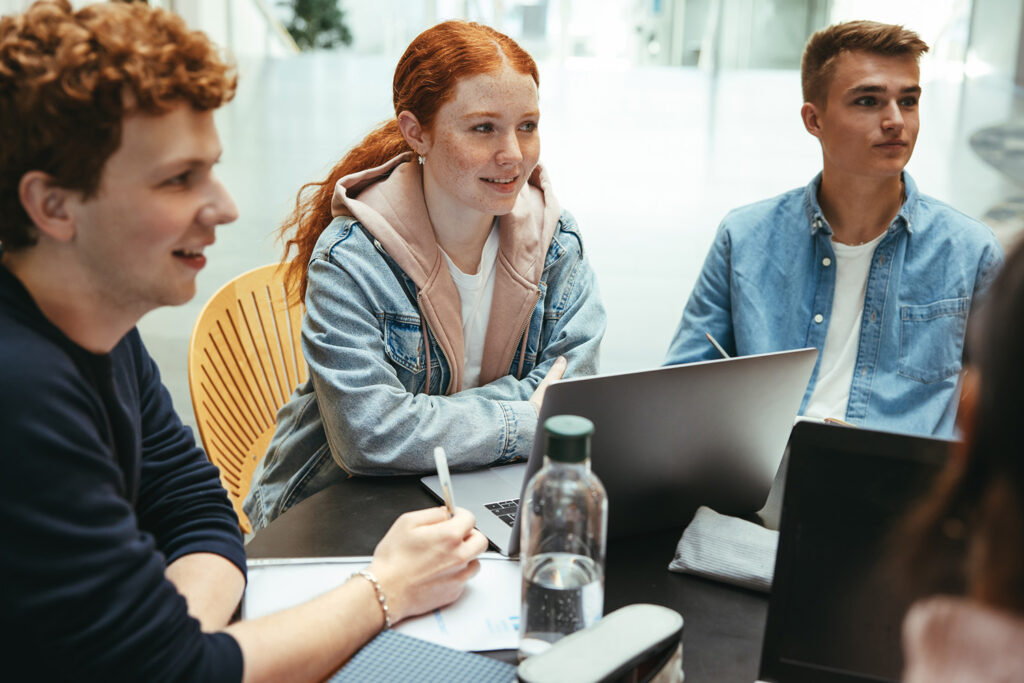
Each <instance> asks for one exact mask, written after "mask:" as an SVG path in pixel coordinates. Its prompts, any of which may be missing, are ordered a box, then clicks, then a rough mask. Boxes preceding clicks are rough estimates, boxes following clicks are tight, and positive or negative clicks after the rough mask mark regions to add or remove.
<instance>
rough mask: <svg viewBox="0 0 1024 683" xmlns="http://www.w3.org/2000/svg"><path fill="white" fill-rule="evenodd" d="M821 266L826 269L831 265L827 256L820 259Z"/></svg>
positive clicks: (830, 260)
mask: <svg viewBox="0 0 1024 683" xmlns="http://www.w3.org/2000/svg"><path fill="white" fill-rule="evenodd" d="M821 265H823V266H825V267H826V268H828V267H829V266H831V265H832V259H830V258H829V257H828V256H826V257H825V258H823V259H821Z"/></svg>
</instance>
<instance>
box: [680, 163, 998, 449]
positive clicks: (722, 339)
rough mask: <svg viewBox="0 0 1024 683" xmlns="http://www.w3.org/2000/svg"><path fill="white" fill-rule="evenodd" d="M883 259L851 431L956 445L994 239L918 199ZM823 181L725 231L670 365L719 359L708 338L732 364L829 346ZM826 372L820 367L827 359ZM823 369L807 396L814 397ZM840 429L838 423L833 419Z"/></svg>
mask: <svg viewBox="0 0 1024 683" xmlns="http://www.w3.org/2000/svg"><path fill="white" fill-rule="evenodd" d="M903 181H904V184H905V188H906V201H905V202H904V204H903V207H902V208H901V209H900V211H899V213H898V214H897V215H896V217H895V218H894V219H893V221H892V223H891V224H890V225H889V228H888V230H887V232H886V234H885V236H884V237H883V238H882V240H881V241H880V242H879V243H878V246H877V247H876V248H875V253H874V256H873V257H872V262H871V269H870V271H869V273H868V281H867V290H866V293H865V296H864V311H863V317H862V318H861V328H860V340H859V345H858V350H857V360H856V364H855V366H854V372H853V381H852V382H851V384H850V398H849V402H848V405H847V409H846V415H845V417H844V419H845V420H846V421H847V422H850V423H852V424H855V425H860V426H866V427H871V428H875V429H882V430H888V431H897V432H907V433H912V434H933V435H937V436H944V437H948V436H950V435H951V434H952V433H953V420H954V417H955V412H956V406H955V403H956V397H957V395H958V381H959V372H960V364H961V356H962V350H963V340H964V332H965V328H966V323H967V313H968V311H969V310H970V306H971V300H972V299H973V298H974V296H976V295H977V294H979V293H980V292H981V291H983V290H984V289H985V288H986V287H987V286H988V284H989V283H990V282H991V280H992V279H993V278H994V277H995V274H996V271H997V270H998V268H999V266H1000V265H1001V263H1002V258H1003V256H1002V249H1001V248H1000V246H999V243H998V242H997V241H996V239H995V237H994V235H993V234H992V231H991V230H990V229H989V228H988V227H987V226H985V225H984V224H982V223H979V222H978V221H976V220H974V219H972V218H970V217H968V216H966V215H964V214H962V213H960V212H959V211H956V210H955V209H953V208H952V207H950V206H948V205H946V204H944V203H942V202H940V201H938V200H936V199H933V198H931V197H928V196H925V195H922V194H920V193H919V192H918V190H917V186H916V185H915V184H914V181H913V180H912V179H911V178H910V175H909V174H907V173H904V174H903ZM820 184H821V175H820V174H819V175H818V176H817V177H816V178H815V179H814V180H812V181H811V183H810V184H809V185H807V187H806V188H803V189H797V190H793V191H791V192H787V193H786V194H783V195H780V196H778V197H775V198H773V199H767V200H764V201H761V202H757V203H755V204H751V205H749V206H745V207H741V208H739V209H736V210H734V211H732V212H730V213H729V214H728V215H727V216H726V217H725V219H724V220H723V221H722V224H721V226H720V227H719V229H718V234H717V236H716V237H715V241H714V244H713V245H712V247H711V250H710V252H709V253H708V256H707V259H706V261H705V262H704V267H703V270H702V271H701V274H700V276H699V277H698V279H697V283H696V285H695V286H694V289H693V293H692V294H691V295H690V300H689V301H688V302H687V304H686V308H685V309H684V311H683V317H682V320H681V322H680V323H679V328H678V330H677V331H676V335H675V338H674V339H673V341H672V345H671V347H670V348H669V352H668V356H667V363H670V364H671V363H688V362H692V361H697V360H706V359H710V358H717V357H718V354H717V352H716V351H715V349H714V348H713V347H712V346H711V345H710V344H709V343H708V341H707V338H706V337H705V336H704V333H705V332H709V333H711V334H712V335H713V336H714V337H715V338H716V339H717V340H718V341H719V343H721V344H722V346H723V347H724V348H725V350H726V351H727V352H729V353H730V354H735V355H750V354H757V353H768V352H772V351H782V350H786V349H796V348H802V347H808V346H813V347H815V348H817V349H818V352H819V354H820V352H821V349H822V348H823V347H824V345H825V335H826V333H827V332H828V324H829V317H830V315H831V311H832V299H833V289H834V287H835V268H834V267H833V264H834V263H835V254H834V252H833V250H832V241H831V239H832V228H831V227H830V226H829V224H828V222H827V221H826V220H825V217H824V215H823V214H822V211H821V207H820V206H819V205H818V198H817V196H818V188H819V186H820ZM819 362H820V355H819ZM817 375H818V366H817V364H816V365H815V368H814V371H813V373H812V375H811V381H810V383H809V384H808V386H807V390H806V392H805V393H804V399H803V403H802V404H801V407H800V410H801V412H803V409H804V407H805V406H806V405H807V401H808V399H809V398H810V396H811V393H812V392H813V391H814V384H815V381H816V380H817ZM836 417H840V416H836Z"/></svg>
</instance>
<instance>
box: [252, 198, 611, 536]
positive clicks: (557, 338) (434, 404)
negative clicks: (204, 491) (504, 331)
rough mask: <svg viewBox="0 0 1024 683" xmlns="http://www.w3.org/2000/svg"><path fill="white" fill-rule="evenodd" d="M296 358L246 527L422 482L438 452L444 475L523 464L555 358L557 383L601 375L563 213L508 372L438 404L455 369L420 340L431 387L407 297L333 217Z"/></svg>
mask: <svg viewBox="0 0 1024 683" xmlns="http://www.w3.org/2000/svg"><path fill="white" fill-rule="evenodd" d="M308 273H309V280H308V283H309V284H308V289H307V292H306V307H307V308H306V315H305V316H304V318H303V323H302V348H303V353H304V354H305V356H306V360H307V361H308V362H309V372H310V379H309V381H307V382H306V383H305V384H303V385H300V386H299V387H298V388H297V389H296V391H295V393H294V394H293V395H292V397H291V399H290V400H289V401H288V403H286V404H285V405H284V406H283V407H282V408H281V410H280V411H278V415H277V429H276V431H275V433H274V436H273V439H272V440H271V442H270V446H269V447H268V449H267V454H266V456H265V457H264V458H263V460H262V461H261V462H260V464H259V465H257V468H256V472H255V473H254V476H253V483H252V488H251V489H250V492H249V496H248V497H247V498H246V500H245V504H244V509H245V512H246V514H247V515H248V516H249V520H250V522H251V523H252V526H253V529H254V530H255V529H260V528H262V527H263V526H266V525H267V524H268V523H269V522H270V521H271V520H272V519H274V518H275V517H277V516H278V515H280V514H281V513H283V512H285V511H286V510H287V509H288V508H290V507H291V506H292V505H294V504H295V503H297V502H299V501H301V500H303V499H304V498H307V497H308V496H311V495H313V494H314V493H316V492H317V491H319V490H321V489H323V488H325V487H326V486H329V485H330V484H332V483H334V482H336V481H339V480H343V479H346V478H347V477H349V476H350V475H353V474H366V475H387V474H424V473H431V472H433V470H434V460H433V451H434V447H435V446H444V447H445V450H446V451H447V453H448V456H449V460H450V462H451V466H452V469H454V470H465V469H472V468H477V467H484V466H488V465H495V464H499V463H505V462H509V461H511V460H514V459H519V458H525V457H528V456H529V453H530V449H531V447H532V445H533V437H534V431H535V430H536V427H537V414H536V411H535V409H534V408H533V406H532V404H530V403H529V402H528V401H529V398H530V396H531V395H532V394H533V392H534V390H535V389H536V388H537V385H538V384H539V383H540V381H541V379H543V378H544V376H545V375H546V374H547V372H548V371H549V370H550V369H551V365H552V364H553V363H554V361H555V360H556V359H557V358H558V356H565V357H566V359H567V360H568V366H567V368H566V371H565V376H566V377H571V376H576V375H587V374H594V373H595V372H597V362H598V351H599V347H600V342H601V338H602V336H603V335H604V330H605V318H606V316H605V310H604V306H603V305H602V303H601V299H600V296H599V294H598V290H597V283H596V280H595V278H594V272H593V270H592V269H591V267H590V264H589V262H588V260H587V259H586V258H585V257H584V254H583V241H582V238H581V237H580V233H579V229H578V227H577V225H576V221H575V219H573V217H572V216H571V215H570V214H569V213H568V212H566V211H563V212H562V214H561V219H560V220H559V223H558V226H557V228H556V230H555V234H554V237H553V239H552V241H551V244H550V246H549V247H548V250H547V253H546V256H545V262H544V269H543V273H542V275H541V281H540V283H539V285H538V286H539V288H540V291H541V295H540V297H539V298H538V300H537V304H536V306H535V307H534V310H533V313H532V315H531V317H530V321H529V324H528V326H527V328H526V330H524V332H525V334H526V349H525V355H524V359H523V366H522V367H519V355H518V354H517V355H516V358H515V359H514V360H513V362H512V366H511V367H510V368H509V370H508V374H507V375H506V376H504V377H502V378H500V379H498V380H496V381H494V382H491V383H489V384H486V385H484V386H480V387H476V388H473V389H467V390H465V391H461V392H458V393H456V394H453V395H445V394H446V392H447V389H448V383H449V380H450V379H451V367H450V365H449V361H448V359H447V358H446V357H445V355H444V353H443V352H442V350H441V346H440V345H439V344H438V341H437V339H436V338H435V337H434V331H433V330H430V329H429V327H428V329H427V332H428V337H429V340H430V355H429V358H430V363H431V372H430V387H429V391H427V387H425V386H424V385H425V383H426V380H427V373H426V367H425V366H426V359H427V355H426V353H425V351H424V345H423V332H422V328H421V320H422V318H421V315H420V310H419V308H418V301H417V290H416V286H415V285H414V284H413V282H412V280H411V279H409V277H408V276H407V275H406V274H405V273H404V272H403V271H402V270H401V269H400V268H399V267H398V266H397V264H396V263H395V261H394V260H393V259H392V258H391V257H390V256H389V255H388V254H387V253H386V252H385V251H384V250H383V249H382V248H381V247H380V245H379V243H377V242H376V240H374V238H373V237H372V236H371V235H370V234H369V233H368V232H367V231H366V229H365V228H363V227H362V225H361V224H360V223H359V222H357V221H356V220H354V219H352V218H350V217H339V218H336V219H334V221H333V222H332V223H331V224H330V225H329V226H328V227H327V228H326V229H325V230H324V232H323V234H322V235H321V236H320V238H319V240H318V242H317V245H316V248H315V250H314V252H313V256H312V259H311V261H310V264H309V271H308Z"/></svg>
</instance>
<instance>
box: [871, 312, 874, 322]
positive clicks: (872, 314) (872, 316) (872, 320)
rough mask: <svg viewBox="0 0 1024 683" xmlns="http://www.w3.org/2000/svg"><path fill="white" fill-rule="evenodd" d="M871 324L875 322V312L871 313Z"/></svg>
mask: <svg viewBox="0 0 1024 683" xmlns="http://www.w3.org/2000/svg"><path fill="white" fill-rule="evenodd" d="M871 322H875V312H874V311H871Z"/></svg>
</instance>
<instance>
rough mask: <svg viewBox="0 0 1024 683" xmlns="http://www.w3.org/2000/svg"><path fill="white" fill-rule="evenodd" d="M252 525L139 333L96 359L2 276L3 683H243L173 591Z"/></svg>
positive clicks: (226, 653)
mask: <svg viewBox="0 0 1024 683" xmlns="http://www.w3.org/2000/svg"><path fill="white" fill-rule="evenodd" d="M194 552H211V553H216V554H218V555H221V556H223V557H225V558H227V559H229V560H230V561H231V562H233V563H235V564H236V565H237V566H238V567H239V569H241V570H242V571H243V572H245V554H244V549H243V547H242V541H241V537H240V534H239V531H238V522H237V520H236V518H235V516H234V513H233V511H232V509H231V506H230V505H229V504H228V500H227V496H226V494H225V492H224V490H223V488H221V486H220V482H219V481H218V479H217V471H216V468H214V466H213V465H211V464H210V463H209V462H208V461H207V460H206V458H205V456H204V455H203V452H202V451H201V450H200V449H199V448H197V447H196V445H195V441H194V439H193V437H192V432H191V430H190V429H189V428H187V427H185V426H184V425H182V423H181V421H180V420H179V419H178V416H177V414H176V413H175V412H174V408H173V406H172V404H171V398H170V395H169V394H168V393H167V390H166V389H165V388H164V387H163V385H162V384H161V382H160V375H159V373H158V371H157V368H156V364H155V363H154V362H153V359H152V358H150V356H149V354H148V353H147V352H146V349H145V347H144V346H143V344H142V340H141V338H140V337H139V333H138V331H137V330H132V331H131V332H130V333H129V334H128V335H126V336H125V337H124V338H123V339H122V340H121V341H120V342H119V343H118V344H117V346H116V347H115V348H114V349H113V350H112V351H111V352H110V353H109V354H104V355H96V354H93V353H90V352H88V351H86V350H84V349H82V348H81V347H79V346H78V345H76V344H75V343H74V342H72V341H71V340H70V339H68V338H67V337H66V336H65V335H64V334H63V333H61V331H60V330H58V329H57V328H56V327H55V326H54V325H52V324H51V323H50V322H49V321H48V320H47V319H46V318H45V317H44V316H43V314H42V313H41V312H40V310H39V309H38V307H37V306H36V305H35V303H34V302H33V300H32V298H31V296H30V295H29V293H28V292H27V291H26V290H25V288H24V287H23V286H22V285H21V283H20V282H19V281H18V280H17V279H16V278H15V277H14V276H13V275H11V273H10V272H9V271H8V270H7V269H6V268H4V267H3V266H0V596H2V597H0V678H3V679H5V680H104V681H121V680H131V681H157V680H188V681H206V680H215V681H238V680H241V677H242V653H241V650H240V649H239V647H238V644H237V642H236V641H235V640H234V639H233V638H232V637H231V636H229V635H227V634H224V633H218V634H204V633H202V632H201V631H200V628H199V622H197V621H196V620H195V619H193V618H191V617H189V616H188V613H187V607H186V604H185V600H184V598H183V597H182V596H181V595H180V594H179V593H178V592H177V591H176V590H175V588H174V586H173V585H172V584H171V583H170V582H169V581H168V580H167V579H166V578H165V577H164V571H165V569H166V567H167V565H168V564H169V563H171V562H173V561H174V560H175V559H177V558H179V557H181V556H183V555H187V554H189V553H194Z"/></svg>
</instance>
